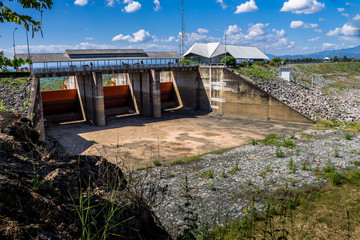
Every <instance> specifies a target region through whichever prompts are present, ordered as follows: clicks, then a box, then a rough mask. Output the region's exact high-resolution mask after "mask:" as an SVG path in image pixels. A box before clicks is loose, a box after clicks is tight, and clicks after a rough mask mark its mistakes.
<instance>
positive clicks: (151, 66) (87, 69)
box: [32, 63, 199, 74]
mask: <svg viewBox="0 0 360 240" xmlns="http://www.w3.org/2000/svg"><path fill="white" fill-rule="evenodd" d="M183 67H199V64H198V63H168V64H133V65H130V64H123V65H111V66H88V65H85V66H80V67H79V66H70V67H54V68H34V69H32V74H40V73H63V72H92V71H109V70H110V71H111V70H133V69H159V68H162V69H163V68H183Z"/></svg>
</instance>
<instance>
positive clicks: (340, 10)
mask: <svg viewBox="0 0 360 240" xmlns="http://www.w3.org/2000/svg"><path fill="white" fill-rule="evenodd" d="M337 10H338V12H343V11H345V8H337Z"/></svg>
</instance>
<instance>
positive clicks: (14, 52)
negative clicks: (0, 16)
mask: <svg viewBox="0 0 360 240" xmlns="http://www.w3.org/2000/svg"><path fill="white" fill-rule="evenodd" d="M16 30H17V28H15V29H14V32H13V46H14V57H15V55H16V51H15V31H16Z"/></svg>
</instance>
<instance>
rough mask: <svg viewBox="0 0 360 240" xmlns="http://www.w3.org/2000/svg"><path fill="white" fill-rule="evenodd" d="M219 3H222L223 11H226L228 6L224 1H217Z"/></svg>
mask: <svg viewBox="0 0 360 240" xmlns="http://www.w3.org/2000/svg"><path fill="white" fill-rule="evenodd" d="M216 2H217V3H220V5H221V7H222V9H226V8H227V7H228V5H226V3H225V2H224V0H216Z"/></svg>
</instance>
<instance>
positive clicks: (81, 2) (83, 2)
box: [74, 0, 89, 6]
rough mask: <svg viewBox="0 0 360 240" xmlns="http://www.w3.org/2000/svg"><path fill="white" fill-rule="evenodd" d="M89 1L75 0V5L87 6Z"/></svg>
mask: <svg viewBox="0 0 360 240" xmlns="http://www.w3.org/2000/svg"><path fill="white" fill-rule="evenodd" d="M88 1H89V0H75V2H74V4H75V5H79V6H85V5H86V4H87V3H88Z"/></svg>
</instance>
